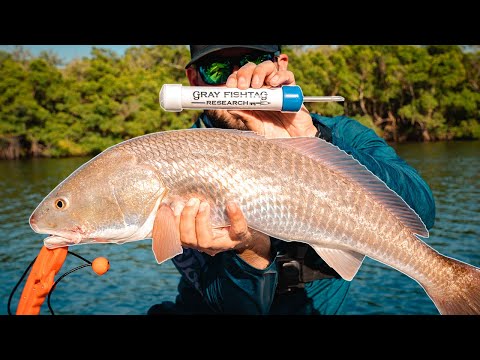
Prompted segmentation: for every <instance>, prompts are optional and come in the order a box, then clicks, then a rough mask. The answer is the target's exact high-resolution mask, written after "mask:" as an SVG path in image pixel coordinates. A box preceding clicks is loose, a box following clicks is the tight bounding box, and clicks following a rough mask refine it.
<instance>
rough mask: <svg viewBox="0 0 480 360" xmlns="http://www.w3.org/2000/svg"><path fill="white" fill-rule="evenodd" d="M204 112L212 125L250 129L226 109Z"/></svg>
mask: <svg viewBox="0 0 480 360" xmlns="http://www.w3.org/2000/svg"><path fill="white" fill-rule="evenodd" d="M205 114H206V115H207V117H208V119H209V120H210V122H211V123H212V125H213V127H216V128H223V129H237V130H250V129H249V128H248V127H247V126H246V125H245V123H244V122H243V121H242V120H240V119H239V118H237V117H235V116H233V115H231V114H230V113H229V112H228V111H226V110H205Z"/></svg>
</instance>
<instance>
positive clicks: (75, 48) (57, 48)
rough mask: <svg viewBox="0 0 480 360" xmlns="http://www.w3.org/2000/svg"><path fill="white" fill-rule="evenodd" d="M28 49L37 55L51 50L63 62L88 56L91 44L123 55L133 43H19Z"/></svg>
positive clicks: (7, 46)
mask: <svg viewBox="0 0 480 360" xmlns="http://www.w3.org/2000/svg"><path fill="white" fill-rule="evenodd" d="M21 46H22V47H23V48H25V49H28V50H29V51H30V52H31V53H32V55H34V56H37V55H38V54H40V52H41V51H43V50H51V51H53V52H54V53H56V54H57V55H58V56H59V57H60V58H61V59H62V60H63V61H64V62H66V63H68V62H70V61H71V60H73V59H74V58H82V57H84V56H90V50H91V49H92V47H93V46H96V47H99V48H105V49H111V50H113V51H115V52H116V53H117V54H118V55H123V54H124V52H125V50H126V49H128V48H129V47H131V46H133V45H21ZM14 48H15V45H0V50H4V51H11V50H13V49H14Z"/></svg>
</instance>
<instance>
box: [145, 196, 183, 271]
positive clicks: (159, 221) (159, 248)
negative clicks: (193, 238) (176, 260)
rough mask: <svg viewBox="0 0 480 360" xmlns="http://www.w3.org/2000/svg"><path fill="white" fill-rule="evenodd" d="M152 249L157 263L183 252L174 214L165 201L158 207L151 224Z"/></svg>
mask: <svg viewBox="0 0 480 360" xmlns="http://www.w3.org/2000/svg"><path fill="white" fill-rule="evenodd" d="M152 250H153V254H154V255H155V260H157V263H159V264H161V263H162V262H164V261H166V260H169V259H171V258H173V257H174V256H177V255H179V254H182V253H183V248H182V245H181V242H180V233H179V230H178V227H177V225H176V223H175V215H174V214H173V211H172V209H171V208H170V206H168V205H167V204H165V203H162V204H161V205H160V207H159V208H158V211H157V216H156V218H155V222H154V224H153V231H152Z"/></svg>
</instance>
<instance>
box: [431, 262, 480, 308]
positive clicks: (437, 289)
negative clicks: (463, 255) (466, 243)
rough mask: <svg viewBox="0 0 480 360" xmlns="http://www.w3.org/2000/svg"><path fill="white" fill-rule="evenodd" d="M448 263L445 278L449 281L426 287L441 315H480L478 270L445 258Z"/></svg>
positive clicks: (479, 276)
mask: <svg viewBox="0 0 480 360" xmlns="http://www.w3.org/2000/svg"><path fill="white" fill-rule="evenodd" d="M444 260H445V261H446V262H447V263H448V265H449V266H448V267H447V271H448V272H449V274H447V277H448V278H450V276H448V275H453V277H452V278H451V281H447V282H445V283H443V284H442V285H436V286H434V285H432V286H430V287H426V288H425V290H426V291H427V294H428V296H430V298H431V299H432V301H433V302H434V304H435V306H436V307H437V309H438V311H439V312H440V314H442V315H479V314H480V268H477V267H475V266H472V265H469V264H467V263H464V262H461V261H458V260H455V259H452V258H449V257H445V259H444Z"/></svg>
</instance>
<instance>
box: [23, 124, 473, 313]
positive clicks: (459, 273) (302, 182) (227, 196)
mask: <svg viewBox="0 0 480 360" xmlns="http://www.w3.org/2000/svg"><path fill="white" fill-rule="evenodd" d="M190 197H198V198H202V199H206V200H207V201H208V202H209V204H210V207H211V214H212V222H213V225H214V226H227V225H228V217H227V216H226V213H225V204H226V202H227V201H229V200H233V201H235V202H236V203H238V204H239V205H240V207H241V209H242V210H243V212H244V214H245V216H246V219H247V221H248V224H249V226H250V227H251V228H253V229H255V230H258V231H260V232H263V233H265V234H268V235H270V236H272V237H275V238H278V239H283V240H285V241H299V242H303V243H307V244H309V245H310V246H311V247H312V248H313V249H315V251H316V252H317V253H318V255H319V256H321V257H322V258H323V259H324V260H325V261H326V262H327V264H328V265H330V266H331V267H332V268H333V269H335V270H336V271H337V272H338V273H339V274H340V275H341V276H342V277H343V278H344V279H346V280H352V278H353V277H354V276H355V274H356V273H357V271H358V269H359V267H360V266H361V264H362V262H363V259H364V257H365V256H368V257H370V258H372V259H374V260H377V261H380V262H382V263H384V264H386V265H389V266H391V267H393V268H394V269H397V270H398V271H401V272H402V273H404V274H406V275H408V276H409V277H411V278H413V279H414V280H415V281H417V282H418V283H419V284H420V285H421V286H422V287H423V288H424V289H425V291H426V292H427V294H428V295H429V296H430V298H431V299H432V300H433V302H434V304H435V305H436V307H437V308H438V310H439V312H440V313H441V314H480V269H478V268H476V267H474V266H471V265H468V264H466V263H463V262H461V261H458V260H455V259H452V258H450V257H446V256H444V255H442V254H439V253H438V252H437V251H435V250H434V249H432V248H431V247H430V246H429V245H427V244H426V243H425V242H424V241H422V240H421V239H420V238H419V237H417V236H421V237H428V230H427V229H426V228H425V225H424V224H423V222H422V221H421V219H420V218H419V216H418V215H417V214H416V213H415V212H414V211H413V210H412V209H411V208H410V207H409V206H408V205H407V204H406V203H405V202H404V201H403V200H402V199H401V198H400V197H399V196H398V195H397V194H396V193H395V192H394V191H392V190H390V189H389V188H388V187H387V186H386V185H385V183H384V182H382V181H381V180H380V179H379V178H378V177H376V176H375V175H373V174H372V173H371V172H370V171H369V170H367V169H366V168H365V167H364V166H363V165H361V164H360V163H359V162H358V161H356V160H355V159H353V158H352V157H351V156H350V155H348V154H347V153H345V152H344V151H342V150H340V149H339V148H337V147H336V146H334V145H332V144H330V143H328V142H326V141H324V140H321V139H318V138H310V137H308V138H307V137H298V138H281V139H267V138H264V137H262V136H259V135H257V134H255V133H252V132H243V131H238V130H225V129H188V130H176V131H165V132H159V133H154V134H148V135H144V136H140V137H136V138H133V139H130V140H127V141H124V142H122V143H119V144H117V145H115V146H112V147H110V148H108V149H107V150H105V151H103V152H102V153H100V154H99V155H97V156H96V157H94V158H93V159H91V160H90V161H88V162H87V163H85V164H83V165H82V166H81V167H79V168H78V169H77V170H75V171H74V172H73V173H72V174H71V175H70V176H68V177H67V178H66V179H65V180H64V181H62V182H61V183H60V184H59V185H58V186H57V187H56V188H55V189H53V190H52V191H51V193H50V194H49V195H48V196H47V197H45V199H44V200H43V201H42V202H41V203H40V204H39V205H38V207H37V208H36V210H35V211H34V212H33V214H32V216H31V217H30V225H31V227H32V228H33V230H35V231H36V232H38V233H42V234H51V236H49V237H47V238H46V239H45V240H44V244H45V245H46V246H47V247H48V248H55V247H60V246H70V245H74V244H85V243H124V242H127V241H136V240H142V239H147V238H151V237H152V228H153V222H154V219H155V216H156V213H157V210H159V209H161V211H162V214H163V216H164V217H165V218H164V220H163V221H162V223H163V224H164V229H163V235H162V236H161V238H158V239H153V241H152V248H153V252H154V254H155V258H156V260H157V262H158V263H161V262H163V261H165V260H167V259H170V258H172V257H173V256H175V255H177V254H180V253H182V246H181V243H180V240H179V234H178V228H176V226H175V222H174V215H173V212H172V210H171V208H170V207H169V206H165V205H162V204H171V203H172V201H173V199H184V200H186V199H188V198H190ZM161 205H162V206H161ZM165 209H167V210H165Z"/></svg>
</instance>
